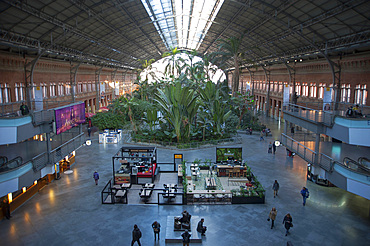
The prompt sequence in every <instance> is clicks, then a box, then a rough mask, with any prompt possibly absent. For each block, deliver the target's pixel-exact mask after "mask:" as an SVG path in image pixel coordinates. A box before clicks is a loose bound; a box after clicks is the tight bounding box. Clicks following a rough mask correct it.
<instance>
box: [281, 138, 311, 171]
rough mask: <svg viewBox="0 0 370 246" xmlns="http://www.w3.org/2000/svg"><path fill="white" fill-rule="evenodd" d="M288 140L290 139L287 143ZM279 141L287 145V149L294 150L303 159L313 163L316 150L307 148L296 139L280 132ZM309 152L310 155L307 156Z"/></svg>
mask: <svg viewBox="0 0 370 246" xmlns="http://www.w3.org/2000/svg"><path fill="white" fill-rule="evenodd" d="M288 140H289V141H290V144H289V143H288ZM281 143H282V144H283V145H285V146H286V147H287V149H289V150H291V151H293V152H295V153H296V154H298V155H299V156H300V157H302V158H303V159H304V160H306V161H308V162H310V163H312V164H315V156H316V152H315V151H313V150H311V149H309V148H307V147H306V146H304V145H303V144H301V143H299V142H298V141H296V140H294V139H293V138H291V137H289V136H287V135H286V134H284V133H282V134H281ZM309 153H310V154H311V156H309Z"/></svg>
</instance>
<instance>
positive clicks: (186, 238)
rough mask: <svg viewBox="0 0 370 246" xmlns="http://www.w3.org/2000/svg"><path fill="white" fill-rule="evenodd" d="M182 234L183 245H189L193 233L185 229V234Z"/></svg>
mask: <svg viewBox="0 0 370 246" xmlns="http://www.w3.org/2000/svg"><path fill="white" fill-rule="evenodd" d="M181 236H182V246H185V245H186V246H189V243H190V237H191V234H190V233H189V231H188V230H185V232H184V233H183V234H181Z"/></svg>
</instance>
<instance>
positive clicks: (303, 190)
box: [301, 187, 310, 206]
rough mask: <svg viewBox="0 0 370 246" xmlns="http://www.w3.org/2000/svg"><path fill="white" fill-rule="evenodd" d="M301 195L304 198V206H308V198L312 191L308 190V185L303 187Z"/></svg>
mask: <svg viewBox="0 0 370 246" xmlns="http://www.w3.org/2000/svg"><path fill="white" fill-rule="evenodd" d="M301 195H302V198H303V206H306V199H307V198H308V197H309V196H310V192H308V189H307V188H306V187H303V188H302V190H301Z"/></svg>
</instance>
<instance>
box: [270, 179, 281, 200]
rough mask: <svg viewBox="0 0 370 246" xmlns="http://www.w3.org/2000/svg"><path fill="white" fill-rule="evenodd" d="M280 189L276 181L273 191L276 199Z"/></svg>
mask: <svg viewBox="0 0 370 246" xmlns="http://www.w3.org/2000/svg"><path fill="white" fill-rule="evenodd" d="M279 188H280V185H279V183H278V182H277V180H276V179H275V182H274V184H273V185H272V189H273V190H274V198H275V197H276V196H277V195H278V191H279Z"/></svg>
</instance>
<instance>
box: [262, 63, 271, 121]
mask: <svg viewBox="0 0 370 246" xmlns="http://www.w3.org/2000/svg"><path fill="white" fill-rule="evenodd" d="M262 68H263V70H264V71H265V77H266V82H267V83H268V84H267V90H266V105H265V111H266V116H267V117H268V116H269V115H270V75H271V72H270V70H268V69H266V67H265V66H262Z"/></svg>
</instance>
